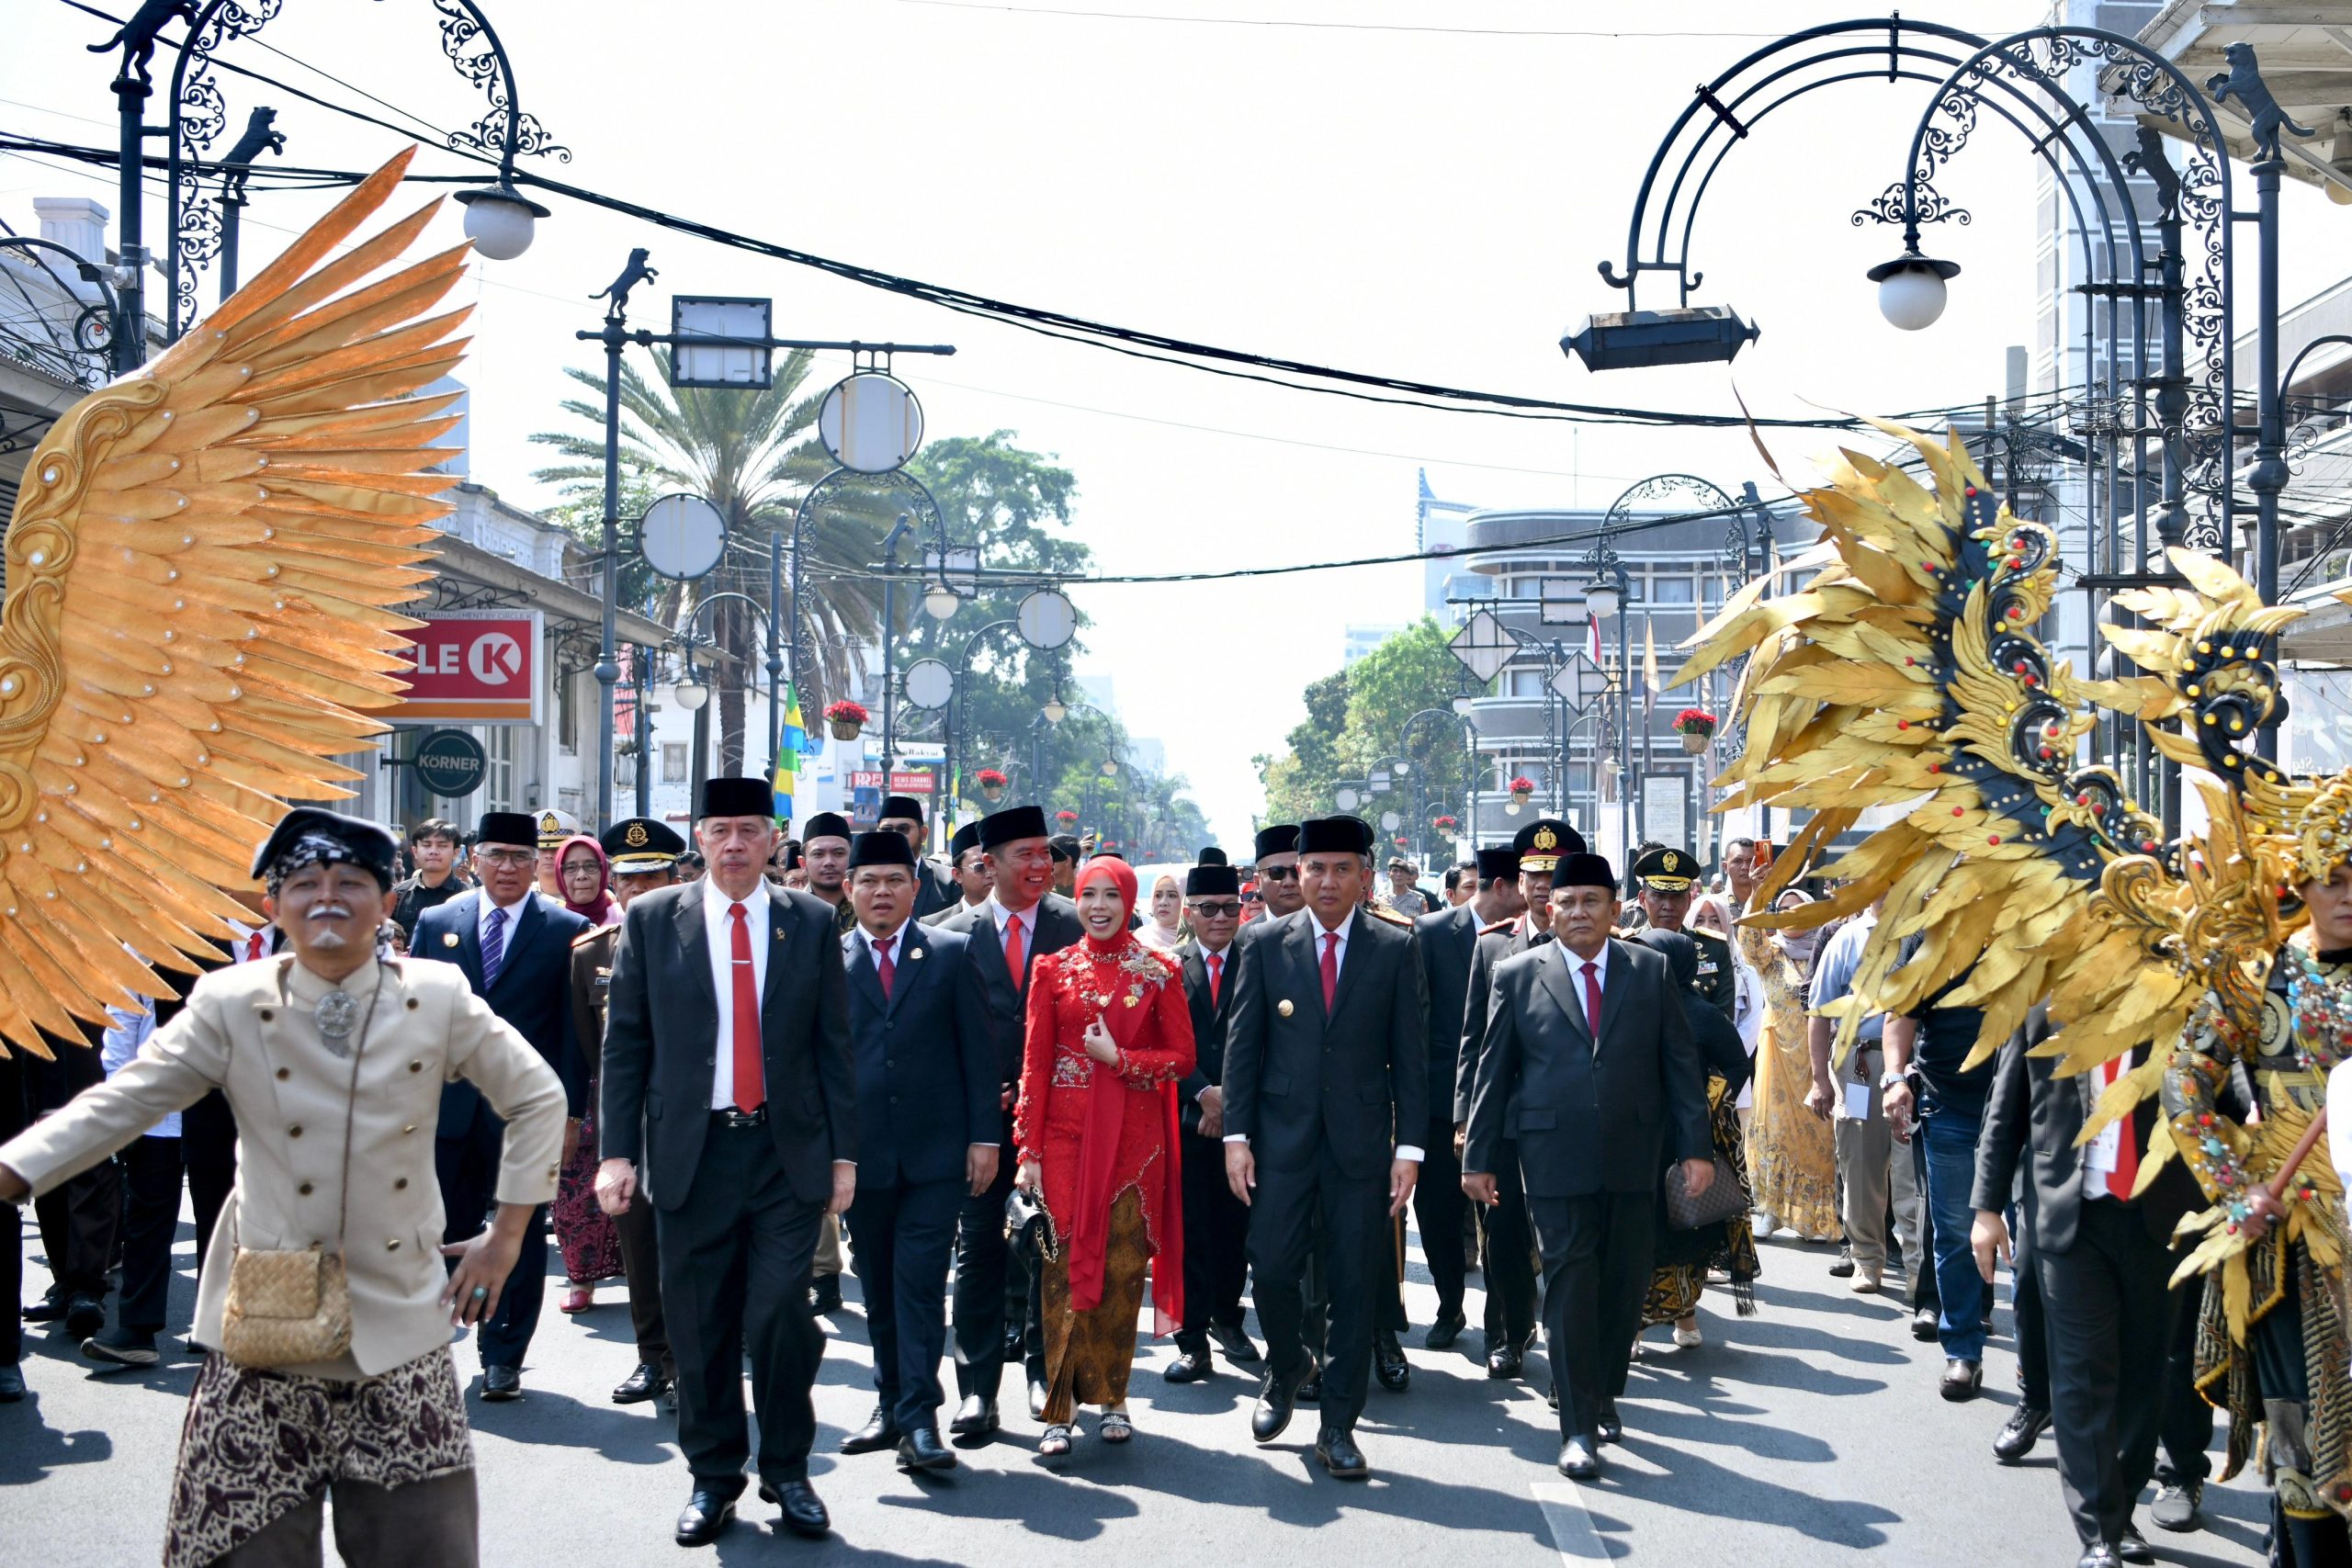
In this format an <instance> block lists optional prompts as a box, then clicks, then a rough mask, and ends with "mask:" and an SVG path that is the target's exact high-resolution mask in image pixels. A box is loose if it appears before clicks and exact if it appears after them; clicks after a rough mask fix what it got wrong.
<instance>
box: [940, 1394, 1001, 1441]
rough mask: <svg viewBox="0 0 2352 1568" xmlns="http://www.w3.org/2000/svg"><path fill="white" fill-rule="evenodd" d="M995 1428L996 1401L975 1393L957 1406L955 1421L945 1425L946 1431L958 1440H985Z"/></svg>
mask: <svg viewBox="0 0 2352 1568" xmlns="http://www.w3.org/2000/svg"><path fill="white" fill-rule="evenodd" d="M996 1428H997V1416H996V1401H995V1400H993V1399H982V1398H981V1397H980V1396H979V1395H978V1394H977V1393H976V1394H974V1395H972V1397H971V1398H969V1399H967V1400H966V1401H965V1402H964V1403H963V1404H960V1405H958V1406H957V1407H956V1419H955V1420H953V1421H950V1422H949V1423H947V1430H948V1431H949V1432H950V1433H951V1434H953V1435H954V1436H956V1437H958V1438H985V1437H987V1436H988V1435H989V1433H990V1432H993V1431H995V1430H996Z"/></svg>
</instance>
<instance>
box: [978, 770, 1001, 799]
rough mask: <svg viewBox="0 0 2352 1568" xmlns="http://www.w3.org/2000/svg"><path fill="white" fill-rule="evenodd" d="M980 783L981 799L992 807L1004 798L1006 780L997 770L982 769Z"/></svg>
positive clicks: (979, 776)
mask: <svg viewBox="0 0 2352 1568" xmlns="http://www.w3.org/2000/svg"><path fill="white" fill-rule="evenodd" d="M978 782H979V786H980V798H981V799H982V800H985V801H987V802H989V804H990V805H994V804H995V803H996V802H998V801H1000V800H1002V799H1003V798H1004V784H1005V778H1004V775H1003V774H1002V773H999V772H998V771H997V770H996V769H994V768H982V769H981V770H980V771H979V774H978Z"/></svg>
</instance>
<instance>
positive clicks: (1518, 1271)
mask: <svg viewBox="0 0 2352 1568" xmlns="http://www.w3.org/2000/svg"><path fill="white" fill-rule="evenodd" d="M1511 852H1512V853H1513V854H1514V855H1516V856H1517V857H1518V866H1519V874H1518V875H1517V877H1516V878H1515V879H1513V880H1512V881H1511V882H1510V884H1508V886H1509V888H1510V894H1509V897H1507V898H1506V897H1502V896H1497V897H1494V898H1493V900H1492V902H1491V903H1490V905H1489V908H1495V909H1497V910H1498V911H1499V910H1500V909H1501V908H1503V906H1504V905H1505V904H1506V903H1509V904H1510V905H1512V906H1515V908H1516V913H1514V914H1511V915H1509V916H1501V915H1498V919H1497V920H1496V921H1494V922H1490V923H1488V924H1487V925H1486V926H1483V927H1481V928H1480V930H1479V932H1478V946H1477V949H1476V953H1474V954H1473V956H1472V958H1471V961H1470V978H1469V980H1468V982H1467V983H1466V984H1465V985H1464V987H1463V990H1464V998H1463V1007H1462V1036H1461V1040H1460V1042H1459V1044H1458V1047H1457V1055H1456V1057H1455V1060H1454V1068H1453V1129H1454V1131H1453V1137H1454V1142H1455V1143H1456V1144H1457V1145H1460V1144H1463V1143H1464V1142H1466V1140H1467V1139H1468V1136H1469V1129H1470V1094H1471V1090H1472V1089H1474V1088H1476V1084H1477V1081H1478V1057H1479V1055H1480V1053H1481V1052H1483V1051H1484V1050H1485V1048H1486V1043H1487V1010H1488V1005H1489V1003H1490V1002H1491V1001H1492V999H1493V997H1494V976H1495V965H1496V964H1500V963H1501V962H1502V961H1503V960H1504V959H1506V958H1510V957H1512V956H1514V955H1515V954H1518V953H1525V952H1527V951H1528V950H1529V949H1530V948H1535V947H1542V946H1543V945H1544V943H1546V942H1550V941H1551V940H1552V872H1553V868H1554V867H1555V866H1556V865H1558V864H1559V862H1560V857H1561V856H1562V855H1564V854H1582V853H1583V852H1584V838H1583V835H1581V834H1579V833H1578V832H1577V830H1576V829H1574V828H1571V827H1569V826H1568V825H1567V824H1566V822H1562V821H1560V820H1558V819H1557V818H1539V819H1538V820H1536V821H1533V822H1530V823H1529V824H1528V825H1527V826H1526V827H1524V828H1521V829H1520V830H1519V831H1518V832H1517V833H1516V834H1514V835H1513V836H1512V838H1511ZM1497 865H1498V867H1499V865H1500V862H1499V860H1498V861H1497ZM1482 891H1486V890H1484V889H1482ZM1509 1120H1510V1118H1509V1117H1508V1116H1506V1117H1505V1122H1506V1123H1508V1122H1509ZM1494 1161H1495V1167H1496V1168H1495V1169H1493V1170H1492V1171H1489V1172H1488V1173H1487V1174H1488V1175H1490V1176H1492V1177H1493V1178H1494V1179H1495V1201H1493V1202H1492V1203H1489V1204H1487V1205H1485V1206H1483V1207H1481V1208H1480V1209H1479V1211H1478V1245H1479V1249H1480V1250H1479V1267H1480V1271H1481V1273H1483V1274H1484V1276H1485V1279H1486V1286H1487V1311H1486V1314H1485V1320H1484V1327H1485V1330H1486V1339H1487V1376H1488V1377H1490V1378H1501V1379H1511V1378H1517V1377H1518V1376H1520V1375H1521V1373H1522V1372H1523V1371H1526V1368H1527V1350H1528V1348H1529V1347H1530V1346H1532V1345H1533V1344H1534V1343H1535V1334H1536V1330H1537V1328H1538V1326H1539V1325H1538V1324H1537V1323H1536V1321H1535V1224H1534V1222H1533V1221H1532V1220H1530V1219H1529V1218H1528V1217H1527V1191H1526V1190H1525V1189H1524V1188H1522V1187H1521V1185H1520V1181H1519V1148H1518V1145H1516V1144H1514V1143H1513V1142H1512V1141H1511V1139H1510V1137H1508V1136H1506V1137H1504V1138H1503V1139H1502V1140H1501V1141H1500V1142H1499V1143H1498V1144H1497V1145H1496V1146H1495V1155H1494Z"/></svg>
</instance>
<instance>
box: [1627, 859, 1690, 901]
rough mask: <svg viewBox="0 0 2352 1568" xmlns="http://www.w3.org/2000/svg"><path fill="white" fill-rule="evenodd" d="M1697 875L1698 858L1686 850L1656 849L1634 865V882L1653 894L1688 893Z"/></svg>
mask: <svg viewBox="0 0 2352 1568" xmlns="http://www.w3.org/2000/svg"><path fill="white" fill-rule="evenodd" d="M1698 874H1699V862H1698V858H1697V857H1696V856H1694V855H1693V854H1691V852H1690V851H1688V850H1668V849H1656V850H1652V851H1650V852H1649V853H1647V854H1645V855H1644V856H1642V858H1641V859H1639V860H1637V861H1635V862H1634V881H1636V882H1638V883H1640V884H1641V885H1642V886H1645V887H1646V888H1648V889H1649V890H1650V891H1651V892H1653V893H1688V892H1690V891H1691V881H1692V880H1693V879H1694V878H1695V877H1697V876H1698Z"/></svg>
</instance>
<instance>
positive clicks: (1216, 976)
mask: <svg viewBox="0 0 2352 1568" xmlns="http://www.w3.org/2000/svg"><path fill="white" fill-rule="evenodd" d="M1207 956H1208V962H1209V1006H1211V1007H1215V1006H1216V1004H1217V993H1218V992H1219V991H1220V990H1221V989H1222V988H1223V987H1224V984H1225V954H1224V953H1210V954H1208V955H1207Z"/></svg>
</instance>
